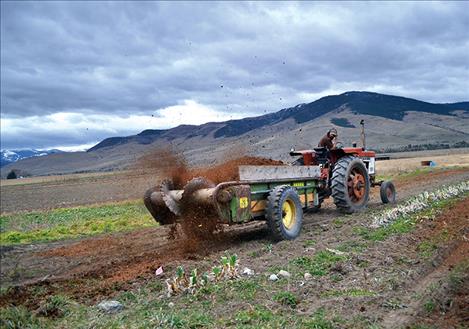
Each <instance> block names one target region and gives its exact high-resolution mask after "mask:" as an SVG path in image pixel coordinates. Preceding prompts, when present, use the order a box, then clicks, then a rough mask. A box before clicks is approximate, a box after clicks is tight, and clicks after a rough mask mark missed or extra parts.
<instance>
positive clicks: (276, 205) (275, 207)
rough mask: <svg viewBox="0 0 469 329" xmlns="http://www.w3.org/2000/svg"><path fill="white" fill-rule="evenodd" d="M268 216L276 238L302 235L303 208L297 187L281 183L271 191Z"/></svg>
mask: <svg viewBox="0 0 469 329" xmlns="http://www.w3.org/2000/svg"><path fill="white" fill-rule="evenodd" d="M266 218H267V223H268V225H269V229H270V231H271V233H272V237H273V238H274V240H277V241H278V240H293V239H295V238H296V237H298V235H300V231H301V224H302V221H303V208H302V206H301V201H300V198H299V196H298V193H297V192H296V190H295V188H293V187H291V186H290V185H281V186H277V187H275V188H274V189H273V190H272V191H271V192H270V194H269V197H268V198H267V212H266Z"/></svg>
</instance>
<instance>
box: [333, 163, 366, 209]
mask: <svg viewBox="0 0 469 329" xmlns="http://www.w3.org/2000/svg"><path fill="white" fill-rule="evenodd" d="M369 193H370V179H369V176H368V171H367V169H366V167H365V164H364V163H363V161H362V160H360V159H359V158H357V157H354V156H345V157H342V158H340V159H339V161H337V163H336V164H335V166H334V169H333V171H332V197H333V198H334V203H335V205H336V206H337V208H338V209H339V210H341V211H343V212H345V213H348V214H351V213H354V212H356V211H359V210H361V209H363V208H364V207H366V204H367V203H368V198H369Z"/></svg>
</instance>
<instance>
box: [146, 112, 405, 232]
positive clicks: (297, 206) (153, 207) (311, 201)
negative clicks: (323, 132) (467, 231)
mask: <svg viewBox="0 0 469 329" xmlns="http://www.w3.org/2000/svg"><path fill="white" fill-rule="evenodd" d="M361 125H362V147H357V146H356V144H354V145H353V147H340V145H337V146H338V147H336V148H334V149H332V150H327V149H325V148H315V149H312V150H301V151H296V150H294V149H291V151H290V155H291V156H295V157H298V156H299V158H298V159H296V160H295V161H293V163H291V165H284V166H240V167H239V180H237V181H231V182H222V183H220V184H218V185H215V184H213V183H211V182H210V181H208V180H207V179H205V178H201V177H198V178H194V179H192V180H191V181H189V182H188V183H187V185H186V186H185V187H184V189H182V190H174V189H172V182H171V181H170V180H164V181H163V182H162V183H161V184H160V185H159V186H155V187H153V188H151V189H149V190H147V191H146V193H145V195H144V203H145V206H146V207H147V209H148V210H149V212H150V213H151V215H152V216H153V217H154V219H155V220H156V221H157V222H158V223H160V224H162V225H166V224H173V223H176V222H178V221H188V220H189V221H191V222H195V223H196V224H195V225H191V226H189V230H190V231H191V232H187V233H190V234H193V233H194V232H200V236H202V237H203V236H205V233H206V232H207V231H212V230H213V229H214V225H213V222H212V221H211V220H209V219H208V218H209V217H211V218H216V220H217V222H218V223H223V224H229V225H235V224H243V223H246V222H250V221H254V220H261V221H266V222H267V224H268V227H269V230H270V233H271V236H272V238H273V239H274V240H292V239H295V238H296V237H297V236H298V235H299V234H300V231H301V227H302V221H303V212H317V211H319V209H320V208H321V204H322V203H323V201H324V200H325V199H326V198H328V197H331V196H332V198H333V199H334V203H335V205H336V207H337V208H338V209H339V210H340V211H341V212H343V213H348V214H350V213H354V212H357V211H360V210H362V209H363V208H365V207H366V205H367V203H368V200H369V193H370V187H375V186H380V196H381V200H382V202H383V203H394V202H395V201H396V190H395V187H394V185H393V183H392V182H390V181H377V180H376V172H375V161H376V154H375V152H373V151H369V150H367V149H366V147H365V133H364V122H363V121H362V122H361ZM183 227H186V228H187V227H188V226H187V225H186V226H183Z"/></svg>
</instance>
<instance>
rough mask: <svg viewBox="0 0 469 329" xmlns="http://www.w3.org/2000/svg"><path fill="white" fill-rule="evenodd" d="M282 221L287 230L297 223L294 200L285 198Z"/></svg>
mask: <svg viewBox="0 0 469 329" xmlns="http://www.w3.org/2000/svg"><path fill="white" fill-rule="evenodd" d="M282 222H283V226H285V228H286V229H287V230H290V229H291V228H292V227H293V226H294V225H295V223H296V208H295V204H294V203H293V201H292V200H285V202H284V203H283V206H282Z"/></svg>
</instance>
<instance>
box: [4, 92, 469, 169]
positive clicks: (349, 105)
mask: <svg viewBox="0 0 469 329" xmlns="http://www.w3.org/2000/svg"><path fill="white" fill-rule="evenodd" d="M362 119H364V120H365V122H366V131H367V146H368V147H370V148H374V149H385V148H393V147H402V146H405V145H409V144H413V145H416V144H428V143H448V144H454V143H458V142H464V143H467V142H469V102H459V103H445V104H435V103H428V102H424V101H419V100H415V99H411V98H406V97H400V96H392V95H384V94H379V93H373V92H366V91H350V92H346V93H343V94H340V95H332V96H326V97H323V98H320V99H318V100H316V101H314V102H311V103H304V104H299V105H296V106H294V107H290V108H285V109H281V110H280V111H278V112H273V113H269V114H265V115H262V116H257V117H249V118H244V119H239V120H230V121H225V122H209V123H205V124H202V125H198V126H195V125H180V126H177V127H175V128H171V129H148V130H144V131H142V132H141V133H139V134H137V135H132V136H125V137H110V138H107V139H104V140H103V141H101V142H100V143H98V144H97V145H95V146H94V147H92V148H90V149H89V150H88V151H87V152H71V153H64V154H52V155H48V156H45V157H41V158H30V159H25V160H21V161H19V162H17V163H15V164H14V166H15V167H18V168H19V169H22V170H25V171H28V172H30V173H31V174H34V175H41V174H53V173H70V172H80V171H81V172H82V171H102V170H114V169H122V168H126V167H129V166H130V165H132V164H134V163H135V162H136V160H137V159H138V158H139V157H140V156H141V155H142V154H144V153H145V152H148V151H149V150H151V149H154V148H158V147H166V146H170V147H172V148H173V149H174V150H175V151H177V152H180V153H182V154H183V155H184V157H185V158H186V159H187V160H188V162H189V163H191V164H193V165H209V164H213V163H215V162H217V161H219V160H220V159H222V158H224V157H226V156H227V155H230V156H232V155H233V154H237V153H239V154H250V155H259V156H266V157H271V158H276V159H281V160H288V150H289V149H290V147H295V148H311V147H314V146H315V145H316V144H317V142H318V140H319V139H320V137H321V136H322V135H324V134H325V132H326V131H327V130H328V129H329V128H331V127H336V128H337V129H338V130H339V139H340V141H341V142H342V143H343V144H344V145H350V144H351V143H352V142H354V141H358V140H359V139H360V130H359V122H360V121H361V120H362ZM12 166H13V165H12V164H10V165H8V166H5V167H4V168H2V176H3V175H4V169H8V168H12Z"/></svg>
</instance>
